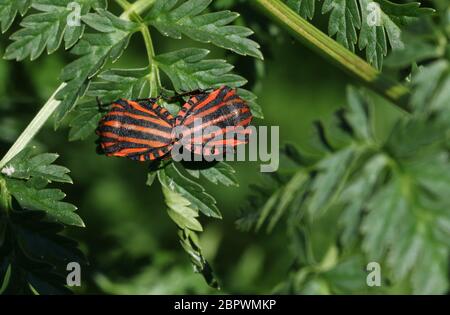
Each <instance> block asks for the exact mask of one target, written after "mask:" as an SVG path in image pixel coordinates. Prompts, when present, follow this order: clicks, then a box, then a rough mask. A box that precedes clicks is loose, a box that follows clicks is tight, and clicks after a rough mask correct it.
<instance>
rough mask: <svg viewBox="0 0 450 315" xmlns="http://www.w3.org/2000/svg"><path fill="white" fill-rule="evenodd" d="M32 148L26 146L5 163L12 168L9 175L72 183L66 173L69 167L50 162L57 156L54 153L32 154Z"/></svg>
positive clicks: (19, 177)
mask: <svg viewBox="0 0 450 315" xmlns="http://www.w3.org/2000/svg"><path fill="white" fill-rule="evenodd" d="M33 151H34V150H33V149H32V148H26V149H24V150H23V151H22V152H20V153H19V154H18V155H16V156H15V157H14V159H12V160H11V162H9V163H8V165H6V167H7V168H11V170H13V172H12V174H11V175H9V177H12V178H17V179H30V177H41V178H44V179H45V180H46V181H47V182H53V181H55V182H62V183H72V179H71V178H70V177H69V175H67V174H68V173H69V172H70V171H69V169H67V168H65V167H63V166H59V165H54V164H52V163H53V162H54V161H55V160H56V159H57V158H58V157H59V156H58V154H56V153H44V154H39V155H35V156H33V155H34V154H33Z"/></svg>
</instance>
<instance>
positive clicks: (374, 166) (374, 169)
mask: <svg viewBox="0 0 450 315" xmlns="http://www.w3.org/2000/svg"><path fill="white" fill-rule="evenodd" d="M388 163H389V161H388V159H387V157H386V156H384V155H381V154H379V155H375V156H373V157H370V159H369V160H368V161H367V162H366V164H365V165H364V167H363V168H362V169H361V170H360V171H359V174H360V175H358V177H356V178H355V179H353V180H352V181H350V182H349V184H348V185H347V186H346V188H345V189H344V191H343V192H342V197H341V198H340V200H341V201H342V202H343V203H344V211H343V212H342V214H341V217H340V219H339V224H340V225H341V226H342V228H343V230H342V234H341V240H342V243H343V244H345V245H349V244H351V243H352V242H355V241H356V240H357V238H358V236H359V230H358V229H359V226H360V223H361V222H360V220H361V212H362V211H363V210H364V207H365V205H366V203H367V200H369V198H370V197H371V196H372V194H373V191H374V190H375V187H376V185H377V184H378V183H379V182H378V181H379V180H380V178H382V175H383V171H384V169H385V168H386V166H387V165H388Z"/></svg>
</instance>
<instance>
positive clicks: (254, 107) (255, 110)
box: [237, 88, 264, 119]
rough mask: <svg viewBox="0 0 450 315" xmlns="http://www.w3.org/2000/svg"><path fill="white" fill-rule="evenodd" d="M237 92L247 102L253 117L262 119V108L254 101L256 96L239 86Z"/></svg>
mask: <svg viewBox="0 0 450 315" xmlns="http://www.w3.org/2000/svg"><path fill="white" fill-rule="evenodd" d="M237 93H238V95H239V96H240V97H242V98H243V99H244V100H245V101H246V102H247V104H248V106H249V107H250V110H251V112H252V114H253V116H254V117H256V118H260V119H264V114H263V110H262V108H261V106H259V105H258V103H256V99H257V98H258V97H257V96H256V95H255V94H253V93H252V92H250V91H247V90H245V89H242V88H239V89H238V92H237Z"/></svg>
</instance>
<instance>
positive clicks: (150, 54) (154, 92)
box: [116, 0, 161, 97]
mask: <svg viewBox="0 0 450 315" xmlns="http://www.w3.org/2000/svg"><path fill="white" fill-rule="evenodd" d="M116 2H117V3H118V4H119V5H120V6H121V7H122V8H123V9H124V12H123V13H122V15H121V16H120V17H121V18H123V19H130V20H134V21H135V22H137V23H139V24H140V25H141V30H140V31H141V34H142V38H143V39H144V44H145V48H146V50H147V59H148V65H149V68H150V73H149V75H148V76H147V78H148V80H149V84H150V97H156V96H158V93H159V89H160V88H161V77H160V74H159V68H158V66H157V65H156V64H155V63H154V61H153V59H154V57H155V49H154V47H153V41H152V36H151V34H150V29H149V28H148V26H147V25H146V24H145V23H144V21H143V19H142V18H141V16H140V15H139V14H140V13H141V12H143V11H144V10H146V9H148V8H149V7H150V6H152V5H153V3H154V2H155V0H139V1H136V2H135V3H133V4H130V3H129V2H128V1H127V0H116Z"/></svg>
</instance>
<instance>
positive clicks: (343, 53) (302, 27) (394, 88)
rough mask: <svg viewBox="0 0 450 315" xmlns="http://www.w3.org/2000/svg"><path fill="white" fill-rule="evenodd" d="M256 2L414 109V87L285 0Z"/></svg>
mask: <svg viewBox="0 0 450 315" xmlns="http://www.w3.org/2000/svg"><path fill="white" fill-rule="evenodd" d="M255 3H256V4H257V5H258V6H259V8H261V10H262V11H263V12H264V13H265V14H267V15H268V16H270V17H271V18H273V19H274V20H275V21H277V22H278V23H279V24H280V25H282V26H283V27H284V28H286V29H287V30H288V31H289V32H291V33H292V34H293V35H294V36H295V37H297V38H298V39H299V40H300V41H301V42H302V43H304V44H305V45H307V46H308V47H310V48H312V49H313V50H314V51H316V52H317V53H319V54H320V55H322V56H323V57H325V59H327V60H328V61H330V62H332V63H334V64H335V65H337V66H339V67H340V68H341V69H343V70H344V71H346V72H347V73H349V74H350V75H352V76H353V77H355V78H357V79H358V80H360V81H361V82H362V83H363V84H364V85H365V86H367V87H368V88H370V89H372V90H374V91H375V92H377V93H379V94H381V95H382V96H384V97H385V98H387V99H389V100H390V101H391V102H392V103H393V104H394V105H396V106H397V107H399V108H401V109H402V110H404V111H407V112H410V111H411V109H410V107H409V105H408V100H409V96H410V90H409V89H408V88H407V87H405V86H404V85H402V84H401V83H399V82H396V81H394V80H392V79H391V78H389V77H387V76H385V75H383V74H382V73H381V72H379V71H378V70H376V69H375V68H374V67H372V66H371V65H370V64H368V63H367V62H366V61H364V60H363V59H362V58H360V57H359V56H357V55H356V54H354V53H352V52H351V51H349V50H348V49H346V48H345V47H343V46H342V45H340V44H339V43H338V42H336V41H335V40H334V39H332V38H331V37H329V36H328V35H326V34H325V33H323V32H322V31H321V30H319V29H318V28H316V27H315V26H313V25H312V24H311V23H309V22H307V21H306V20H305V19H303V18H302V17H300V16H299V15H298V14H297V13H295V12H294V11H292V10H291V9H290V8H289V7H288V6H287V5H286V4H284V3H283V2H282V1H281V0H255Z"/></svg>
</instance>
